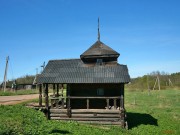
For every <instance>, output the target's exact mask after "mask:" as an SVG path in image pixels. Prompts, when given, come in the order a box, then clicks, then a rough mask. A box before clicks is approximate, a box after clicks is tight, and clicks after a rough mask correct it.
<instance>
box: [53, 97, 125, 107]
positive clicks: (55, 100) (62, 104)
mask: <svg viewBox="0 0 180 135" xmlns="http://www.w3.org/2000/svg"><path fill="white" fill-rule="evenodd" d="M50 99H51V107H53V106H54V105H53V104H55V107H56V108H58V103H59V101H61V108H62V109H64V105H65V100H66V107H67V109H70V108H71V99H85V100H86V109H90V106H89V104H90V99H91V100H92V99H102V100H106V109H110V102H109V101H110V99H111V100H113V106H114V109H117V108H118V107H123V106H124V104H123V101H124V99H123V96H115V97H79V96H68V97H51V98H50ZM117 100H119V101H120V104H119V105H117Z"/></svg>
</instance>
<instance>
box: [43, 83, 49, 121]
mask: <svg viewBox="0 0 180 135" xmlns="http://www.w3.org/2000/svg"><path fill="white" fill-rule="evenodd" d="M44 93H45V108H46V111H47V112H46V118H47V119H49V98H48V84H47V83H46V84H45V92H44Z"/></svg>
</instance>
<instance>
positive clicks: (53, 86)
mask: <svg viewBox="0 0 180 135" xmlns="http://www.w3.org/2000/svg"><path fill="white" fill-rule="evenodd" d="M53 97H55V84H53Z"/></svg>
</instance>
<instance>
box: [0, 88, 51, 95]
mask: <svg viewBox="0 0 180 135" xmlns="http://www.w3.org/2000/svg"><path fill="white" fill-rule="evenodd" d="M52 92H53V90H52V89H50V90H49V93H52ZM38 93H39V90H36V89H32V90H17V91H16V92H14V91H5V92H4V91H3V90H1V91H0V96H15V95H30V94H38Z"/></svg>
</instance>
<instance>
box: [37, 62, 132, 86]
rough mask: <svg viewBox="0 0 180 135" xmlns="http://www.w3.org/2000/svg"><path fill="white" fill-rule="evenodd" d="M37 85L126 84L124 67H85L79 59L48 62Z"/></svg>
mask: <svg viewBox="0 0 180 135" xmlns="http://www.w3.org/2000/svg"><path fill="white" fill-rule="evenodd" d="M37 82H38V83H67V84H68V83H128V82H130V76H129V74H128V69H127V66H126V65H120V64H117V65H116V66H109V65H95V66H91V67H90V66H86V65H85V64H84V63H83V61H82V60H81V59H68V60H50V61H49V62H48V64H47V66H46V68H45V69H44V71H43V72H42V74H41V75H40V76H39V77H38V78H37Z"/></svg>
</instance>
